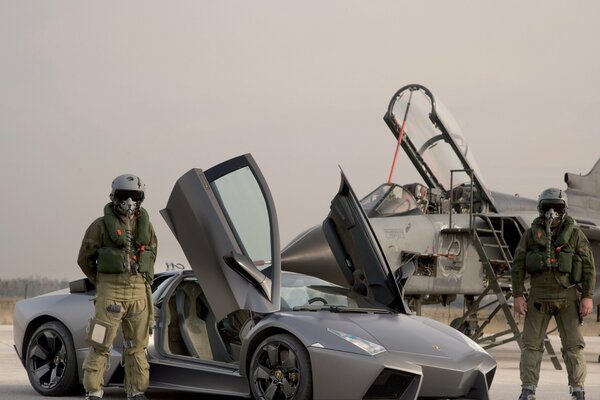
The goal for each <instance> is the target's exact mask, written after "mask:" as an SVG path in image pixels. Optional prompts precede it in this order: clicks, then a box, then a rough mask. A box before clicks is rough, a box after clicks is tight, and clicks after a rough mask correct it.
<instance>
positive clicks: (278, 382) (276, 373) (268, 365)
mask: <svg viewBox="0 0 600 400" xmlns="http://www.w3.org/2000/svg"><path fill="white" fill-rule="evenodd" d="M248 380H249V382H250V390H251V392H252V396H253V397H254V398H255V399H259V400H310V399H312V372H311V368H310V359H309V356H308V352H307V351H306V348H305V347H304V345H303V344H302V343H300V341H299V340H298V339H296V338H295V337H293V336H291V335H287V334H278V335H273V336H270V337H268V338H266V339H265V340H263V341H262V342H261V343H260V344H259V345H258V347H257V348H256V350H255V351H254V354H253V355H252V360H251V362H250V371H249V374H248Z"/></svg>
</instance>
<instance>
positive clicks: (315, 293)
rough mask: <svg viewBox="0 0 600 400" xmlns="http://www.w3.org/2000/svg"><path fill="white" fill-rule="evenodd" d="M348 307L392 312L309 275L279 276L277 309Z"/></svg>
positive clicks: (373, 301)
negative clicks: (279, 288) (279, 292)
mask: <svg viewBox="0 0 600 400" xmlns="http://www.w3.org/2000/svg"><path fill="white" fill-rule="evenodd" d="M340 308H342V309H346V308H347V309H352V310H356V311H360V310H365V311H372V310H381V311H383V312H395V311H393V310H391V309H390V308H388V307H386V306H384V305H382V304H380V303H378V302H376V301H375V300H372V299H370V298H368V297H365V296H362V295H360V294H358V293H356V292H352V291H351V290H349V289H346V288H344V287H341V286H338V285H334V284H333V283H330V282H327V281H324V280H322V279H319V278H315V277H313V276H308V275H302V274H296V273H286V274H283V276H282V286H281V310H282V311H291V310H295V311H299V310H319V309H336V310H339V309H340Z"/></svg>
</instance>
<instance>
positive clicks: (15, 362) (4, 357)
mask: <svg viewBox="0 0 600 400" xmlns="http://www.w3.org/2000/svg"><path fill="white" fill-rule="evenodd" d="M585 339H586V343H587V346H586V348H585V351H584V353H585V358H586V361H587V383H586V386H585V390H586V398H587V399H591V400H593V399H600V379H599V378H600V364H599V363H598V356H599V355H600V337H597V336H588V337H586V338H585ZM551 342H552V346H553V347H554V349H555V350H556V351H557V352H558V353H559V354H560V340H559V338H558V336H554V335H553V336H551ZM489 353H490V354H491V355H492V356H493V357H494V358H495V359H496V361H497V363H498V369H497V371H496V376H495V378H494V382H493V384H492V388H491V389H490V398H491V399H492V400H509V399H510V400H516V399H517V398H518V397H519V393H520V381H519V355H520V352H519V347H518V346H517V344H516V343H515V342H511V343H507V344H504V345H501V346H498V347H495V348H492V349H490V350H489ZM559 359H560V357H559ZM561 365H562V368H563V369H562V370H556V369H555V368H554V365H553V364H552V362H551V360H550V358H549V356H548V355H547V354H545V355H544V361H543V362H542V371H541V374H540V383H539V386H538V390H537V399H538V400H555V399H556V400H559V399H561V400H570V396H569V392H568V387H567V373H566V371H565V369H564V363H563V362H562V359H561ZM147 395H148V397H149V398H150V399H152V400H154V399H172V398H177V399H190V400H191V399H203V400H236V399H235V398H232V397H223V396H217V397H216V396H199V395H198V394H185V393H177V394H176V395H174V393H172V392H158V391H149V392H148V393H147ZM0 398H1V399H3V400H26V399H27V400H30V399H37V400H39V399H40V398H42V396H41V395H39V394H38V393H37V392H36V391H35V390H33V388H32V387H31V385H30V384H29V380H28V379H27V373H26V372H25V369H24V368H23V366H22V364H21V362H20V361H19V359H18V357H17V354H16V353H15V350H14V348H13V337H12V325H0ZM73 398H77V396H74V397H53V399H57V400H60V399H73ZM80 398H82V396H80ZM104 398H105V399H125V395H124V393H123V391H122V390H121V389H116V388H115V389H109V390H107V392H106V393H105V395H104Z"/></svg>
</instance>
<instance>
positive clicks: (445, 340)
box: [346, 314, 485, 360]
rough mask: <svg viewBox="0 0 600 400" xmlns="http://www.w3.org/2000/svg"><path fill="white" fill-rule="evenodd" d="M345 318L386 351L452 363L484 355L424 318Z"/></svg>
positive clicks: (455, 333) (466, 340) (469, 342)
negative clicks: (478, 353) (472, 355)
mask: <svg viewBox="0 0 600 400" xmlns="http://www.w3.org/2000/svg"><path fill="white" fill-rule="evenodd" d="M346 317H347V318H348V319H350V320H351V321H352V322H354V323H355V324H356V325H358V326H359V327H360V328H361V329H362V330H364V331H365V332H368V333H369V335H371V336H372V337H373V338H374V339H375V340H376V341H377V342H378V343H379V344H381V345H382V346H383V347H385V348H386V350H388V351H394V352H399V353H404V354H407V355H408V354H412V355H424V356H433V357H439V358H449V359H453V360H460V359H463V358H464V357H466V356H468V355H469V354H472V353H473V352H474V351H479V352H482V353H485V350H483V349H482V348H481V347H480V346H479V345H478V344H476V343H475V342H473V341H472V340H471V339H469V338H468V337H466V336H465V335H463V334H462V333H460V332H458V331H457V330H456V329H453V328H451V327H449V326H447V325H444V324H442V323H439V322H437V321H434V320H431V319H428V318H424V317H418V316H415V315H405V314H394V315H387V314H375V315H372V314H365V315H363V314H357V315H352V316H348V314H346Z"/></svg>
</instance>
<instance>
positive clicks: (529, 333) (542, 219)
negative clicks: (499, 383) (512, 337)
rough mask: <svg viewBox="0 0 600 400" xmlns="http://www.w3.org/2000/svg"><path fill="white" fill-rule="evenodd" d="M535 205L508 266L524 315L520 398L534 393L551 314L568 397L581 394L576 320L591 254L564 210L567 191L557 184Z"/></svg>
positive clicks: (591, 272)
mask: <svg viewBox="0 0 600 400" xmlns="http://www.w3.org/2000/svg"><path fill="white" fill-rule="evenodd" d="M538 211H539V213H540V216H539V217H538V218H536V219H535V220H534V221H533V223H532V224H531V227H530V228H529V229H527V230H526V231H525V233H524V234H523V236H522V237H521V241H520V242H519V245H518V247H517V249H516V251H515V257H514V263H513V267H512V285H513V293H514V297H515V300H514V308H515V311H516V312H517V313H519V314H521V315H525V324H524V327H523V335H522V341H523V348H522V351H521V363H520V371H521V383H522V385H521V395H520V397H519V400H534V399H535V389H536V386H537V383H538V380H539V375H540V363H541V361H542V355H543V352H544V346H543V342H544V337H545V335H546V330H547V328H548V323H549V321H550V318H551V317H554V319H555V321H556V325H557V327H558V332H559V334H560V340H561V343H562V356H563V359H564V361H565V365H566V367H567V373H568V378H569V386H570V393H571V398H572V399H573V400H582V399H585V392H584V389H583V384H584V380H585V375H586V367H585V359H584V357H583V348H584V347H585V342H584V340H583V336H582V334H581V330H580V326H581V322H582V319H583V317H585V316H586V315H588V314H590V313H591V312H592V296H593V294H594V284H595V274H596V271H595V268H594V259H593V256H592V251H591V248H590V244H589V242H588V240H587V239H586V237H585V235H584V234H583V233H582V232H581V230H580V229H579V228H578V226H577V225H576V224H575V221H574V220H573V218H571V217H570V216H569V215H567V212H566V211H567V196H566V194H565V193H564V192H563V191H562V190H560V189H554V188H551V189H546V190H544V191H543V192H542V193H541V194H540V196H539V200H538ZM526 273H528V274H529V275H530V281H531V290H530V292H529V296H528V298H527V301H526V300H525V298H524V297H523V296H524V292H525V286H524V281H525V275H526Z"/></svg>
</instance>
